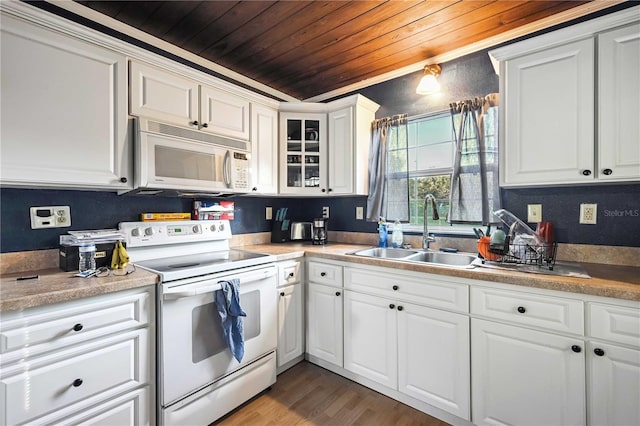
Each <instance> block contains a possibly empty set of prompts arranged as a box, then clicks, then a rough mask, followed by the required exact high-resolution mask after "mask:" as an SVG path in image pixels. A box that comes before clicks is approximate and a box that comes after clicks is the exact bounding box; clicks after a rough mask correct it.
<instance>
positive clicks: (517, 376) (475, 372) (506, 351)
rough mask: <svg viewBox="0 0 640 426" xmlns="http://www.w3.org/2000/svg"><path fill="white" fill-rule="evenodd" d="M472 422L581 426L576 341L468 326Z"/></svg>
mask: <svg viewBox="0 0 640 426" xmlns="http://www.w3.org/2000/svg"><path fill="white" fill-rule="evenodd" d="M471 347H472V356H471V372H472V376H471V382H472V389H471V393H472V395H473V416H472V418H473V422H474V424H477V425H497V424H518V425H524V424H530V425H582V424H585V420H586V417H585V414H586V410H585V408H586V407H585V389H586V388H585V354H584V341H583V340H582V339H580V338H572V337H565V336H559V335H555V334H551V333H545V332H540V331H535V330H529V329H526V328H522V327H515V326H511V325H506V324H500V323H495V322H491V321H485V320H481V319H472V320H471Z"/></svg>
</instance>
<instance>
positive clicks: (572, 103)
mask: <svg viewBox="0 0 640 426" xmlns="http://www.w3.org/2000/svg"><path fill="white" fill-rule="evenodd" d="M594 83H595V80H594V40H593V39H586V40H581V41H577V42H573V43H569V44H566V45H563V46H559V47H556V48H553V49H548V50H545V51H542V52H537V53H533V54H529V55H525V56H522V57H519V58H516V59H512V60H509V61H507V63H506V75H505V98H506V99H505V102H504V104H505V105H504V108H505V113H506V117H505V120H504V126H505V127H504V128H505V132H504V134H503V137H501V144H500V151H501V156H502V158H503V160H504V161H501V165H503V168H502V169H501V173H500V179H501V183H502V184H503V185H505V186H509V185H531V184H533V185H536V184H542V185H544V184H563V183H572V182H584V183H588V182H591V181H593V179H594V176H595V171H594V130H593V129H594V101H593V100H594V90H595V89H594Z"/></svg>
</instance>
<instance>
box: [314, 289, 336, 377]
mask: <svg viewBox="0 0 640 426" xmlns="http://www.w3.org/2000/svg"><path fill="white" fill-rule="evenodd" d="M307 291H308V300H307V353H308V354H309V355H311V356H314V357H317V358H319V359H321V360H323V361H327V362H330V363H332V364H335V365H337V366H339V367H342V350H343V346H342V335H343V330H342V288H341V287H332V286H327V285H322V284H315V283H309V285H308V287H307Z"/></svg>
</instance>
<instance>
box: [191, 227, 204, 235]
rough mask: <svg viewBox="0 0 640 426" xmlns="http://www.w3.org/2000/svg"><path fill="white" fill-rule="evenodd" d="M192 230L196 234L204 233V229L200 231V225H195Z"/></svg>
mask: <svg viewBox="0 0 640 426" xmlns="http://www.w3.org/2000/svg"><path fill="white" fill-rule="evenodd" d="M191 230H192V231H193V233H194V234H199V233H201V232H202V229H200V225H193V228H191Z"/></svg>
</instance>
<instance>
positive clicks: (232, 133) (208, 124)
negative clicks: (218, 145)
mask: <svg viewBox="0 0 640 426" xmlns="http://www.w3.org/2000/svg"><path fill="white" fill-rule="evenodd" d="M200 126H201V127H200V129H201V130H204V131H206V132H209V133H214V134H216V135H221V136H229V137H231V138H236V139H242V140H249V101H248V100H246V99H244V98H241V97H239V96H236V95H233V94H231V93H228V92H225V91H222V90H218V89H214V88H213V87H209V86H200Z"/></svg>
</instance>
